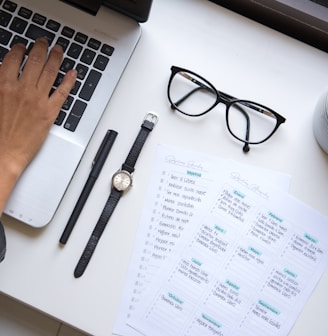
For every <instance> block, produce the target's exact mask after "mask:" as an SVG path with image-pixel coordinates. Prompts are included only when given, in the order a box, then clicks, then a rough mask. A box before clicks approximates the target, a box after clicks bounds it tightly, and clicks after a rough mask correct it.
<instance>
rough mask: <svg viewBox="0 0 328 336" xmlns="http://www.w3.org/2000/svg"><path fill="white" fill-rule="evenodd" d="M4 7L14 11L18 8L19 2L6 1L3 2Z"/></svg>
mask: <svg viewBox="0 0 328 336" xmlns="http://www.w3.org/2000/svg"><path fill="white" fill-rule="evenodd" d="M3 8H4V9H6V10H7V11H9V12H12V13H13V12H14V11H15V10H16V8H17V4H15V3H14V2H12V1H9V0H7V1H5V3H4V4H3Z"/></svg>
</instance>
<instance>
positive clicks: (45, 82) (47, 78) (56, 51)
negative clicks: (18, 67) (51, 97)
mask: <svg viewBox="0 0 328 336" xmlns="http://www.w3.org/2000/svg"><path fill="white" fill-rule="evenodd" d="M62 59H63V49H62V48H61V47H60V46H59V45H55V46H54V47H53V48H52V49H51V50H50V53H49V56H48V60H47V63H46V64H45V66H44V68H43V70H42V73H41V76H40V78H39V82H38V87H39V88H40V89H42V90H45V91H46V92H47V93H48V92H49V91H50V89H51V87H52V85H53V83H54V82H55V79H56V77H57V75H58V71H59V67H60V64H61V62H62Z"/></svg>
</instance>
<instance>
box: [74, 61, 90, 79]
mask: <svg viewBox="0 0 328 336" xmlns="http://www.w3.org/2000/svg"><path fill="white" fill-rule="evenodd" d="M88 70H89V68H88V67H87V66H85V65H83V64H78V65H77V66H76V71H77V78H78V79H81V80H83V79H84V78H85V76H86V75H87V73H88Z"/></svg>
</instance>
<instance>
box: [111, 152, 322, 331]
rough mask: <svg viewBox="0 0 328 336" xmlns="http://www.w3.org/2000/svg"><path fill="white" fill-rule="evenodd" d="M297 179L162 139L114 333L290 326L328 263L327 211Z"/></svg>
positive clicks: (274, 328)
mask: <svg viewBox="0 0 328 336" xmlns="http://www.w3.org/2000/svg"><path fill="white" fill-rule="evenodd" d="M268 181H269V182H268ZM288 186H289V177H288V176H285V175H283V174H277V173H274V172H272V171H266V170H262V169H259V168H256V167H249V166H245V165H241V164H238V163H236V162H232V161H230V160H223V159H218V158H215V157H210V156H206V155H203V154H199V153H195V152H191V151H184V150H180V149H177V148H172V147H167V146H159V148H158V151H157V157H156V160H155V164H154V167H153V173H152V178H151V182H150V187H149V190H148V193H147V197H146V201H145V205H144V208H143V213H142V216H141V220H140V224H139V230H138V234H137V237H136V241H135V247H134V251H133V254H132V259H131V263H130V268H129V271H128V274H127V280H126V284H125V288H124V292H123V296H122V303H121V308H120V312H119V316H118V319H117V323H116V326H115V329H114V333H116V334H119V335H122V336H140V335H146V336H179V335H188V336H193V335H194V336H199V335H202V336H207V335H208V336H232V335H243V336H247V335H252V336H254V335H266V336H271V335H272V336H282V335H283V336H285V335H287V334H288V332H289V331H290V329H291V328H292V326H293V324H294V323H295V321H296V318H297V316H298V315H299V313H300V311H301V310H302V308H303V306H304V304H305V302H306V301H307V299H308V298H309V296H310V294H311V292H312V291H313V289H314V288H315V286H316V284H317V282H318V281H319V279H320V277H321V276H322V274H323V272H324V271H325V269H326V268H327V265H328V257H327V248H328V218H327V217H324V216H322V215H320V214H319V213H318V212H316V211H315V210H313V209H311V208H309V207H308V206H306V205H305V204H303V203H301V202H299V201H297V200H296V199H294V198H293V197H291V196H290V195H288V192H287V190H288Z"/></svg>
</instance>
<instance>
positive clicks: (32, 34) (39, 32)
mask: <svg viewBox="0 0 328 336" xmlns="http://www.w3.org/2000/svg"><path fill="white" fill-rule="evenodd" d="M26 36H27V37H29V38H31V39H32V40H36V39H37V38H39V37H45V38H46V39H48V41H49V45H50V44H51V43H52V41H53V40H54V38H55V34H54V33H51V32H50V31H48V30H45V29H43V28H41V27H38V26H36V25H34V24H30V26H29V27H28V29H27V32H26Z"/></svg>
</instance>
